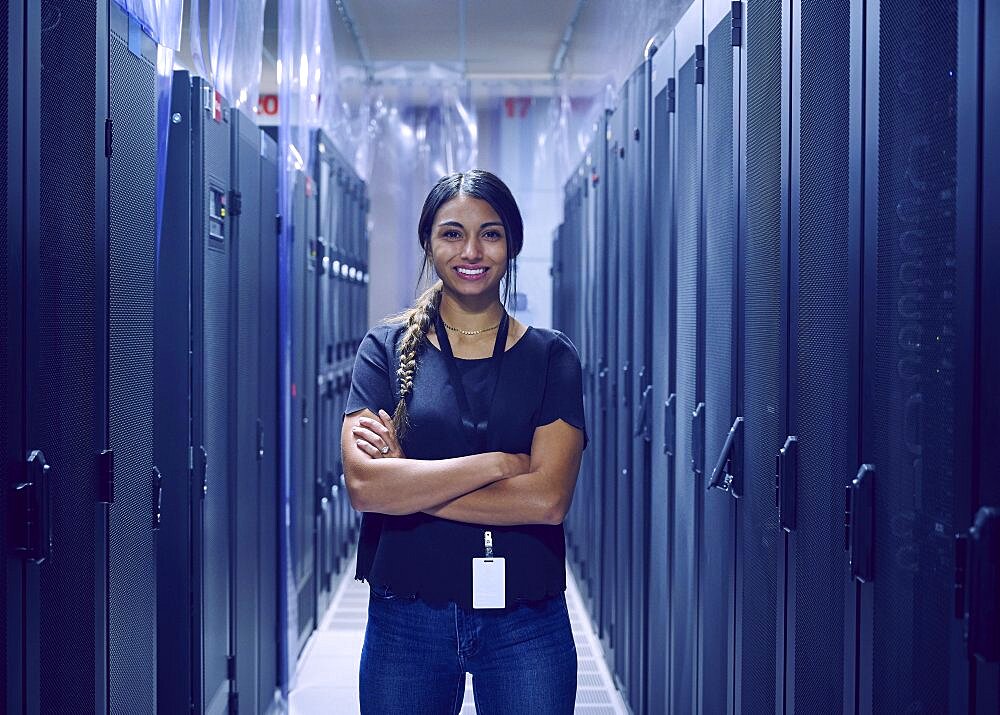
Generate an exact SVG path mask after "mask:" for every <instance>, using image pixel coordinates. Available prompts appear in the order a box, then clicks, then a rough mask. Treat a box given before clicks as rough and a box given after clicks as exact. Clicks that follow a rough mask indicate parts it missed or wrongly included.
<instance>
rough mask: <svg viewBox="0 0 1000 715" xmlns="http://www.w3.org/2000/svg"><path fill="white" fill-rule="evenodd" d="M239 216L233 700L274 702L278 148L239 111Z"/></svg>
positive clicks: (234, 198)
mask: <svg viewBox="0 0 1000 715" xmlns="http://www.w3.org/2000/svg"><path fill="white" fill-rule="evenodd" d="M230 127H231V131H232V167H231V177H232V187H231V189H230V195H229V207H230V208H229V213H230V216H232V218H233V222H232V233H233V241H232V245H233V247H234V251H233V253H232V254H231V259H232V263H231V268H232V270H233V273H232V275H233V277H234V279H233V286H232V287H233V293H232V300H233V305H234V306H235V308H236V310H235V312H234V313H233V316H232V323H231V325H232V328H231V329H232V330H233V335H234V336H236V340H235V341H234V343H233V345H232V348H233V350H234V352H233V355H234V359H235V366H236V369H235V370H234V371H233V375H232V382H231V394H232V395H233V397H234V398H235V399H234V400H233V402H232V403H231V410H230V411H231V414H232V415H233V418H232V419H233V421H232V424H233V425H234V426H235V430H236V434H235V436H234V439H233V446H234V451H233V454H232V456H231V459H232V464H233V465H234V467H235V471H234V473H233V494H232V496H233V504H234V506H235V509H234V512H233V522H232V534H233V536H234V537H235V541H234V543H235V544H236V550H235V559H234V561H233V574H232V578H233V584H234V589H233V591H232V596H231V606H230V607H231V609H232V610H231V613H232V615H233V620H232V622H231V626H230V628H231V632H232V634H233V643H232V644H231V653H232V656H233V658H234V659H235V669H236V672H235V676H236V677H235V680H234V681H233V684H232V686H231V692H232V696H231V702H232V705H233V706H234V707H243V708H245V709H249V710H250V711H251V712H255V713H259V712H265V711H266V710H267V709H268V708H269V707H270V706H272V705H273V704H274V702H275V689H276V688H277V672H276V666H277V654H276V638H277V635H276V634H277V620H276V618H277V606H276V596H277V588H278V586H277V563H276V560H275V555H276V548H277V547H276V544H277V529H278V521H277V508H276V501H275V500H276V499H277V490H276V486H277V482H278V474H277V466H276V461H275V451H276V449H275V448H276V444H277V432H278V423H277V414H276V409H277V408H276V400H277V379H278V376H277V362H276V361H277V336H276V333H275V328H274V326H275V325H276V320H277V294H276V280H277V272H276V263H277V243H276V240H277V225H276V220H275V215H276V201H277V175H276V151H275V146H274V143H273V141H271V140H270V139H269V138H265V135H264V134H263V133H262V132H261V131H260V129H258V128H257V126H256V124H255V123H254V121H253V119H252V118H250V117H248V116H246V115H244V114H243V113H241V112H237V111H235V110H234V111H231V112H230Z"/></svg>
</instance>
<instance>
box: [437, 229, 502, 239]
mask: <svg viewBox="0 0 1000 715" xmlns="http://www.w3.org/2000/svg"><path fill="white" fill-rule="evenodd" d="M441 236H442V238H462V234H461V232H459V231H445V232H444V233H443V234H441ZM483 238H485V239H487V240H488V241H499V240H500V239H502V238H503V234H501V233H500V232H499V231H486V232H484V233H483Z"/></svg>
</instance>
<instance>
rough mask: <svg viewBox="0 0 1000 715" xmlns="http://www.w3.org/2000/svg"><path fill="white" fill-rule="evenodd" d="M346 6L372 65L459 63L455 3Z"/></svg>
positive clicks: (357, 0)
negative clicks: (373, 63) (382, 63)
mask: <svg viewBox="0 0 1000 715" xmlns="http://www.w3.org/2000/svg"><path fill="white" fill-rule="evenodd" d="M346 5H347V7H348V8H349V10H350V13H351V17H352V18H353V20H354V24H355V27H356V28H357V30H358V34H359V35H360V36H361V39H362V40H363V41H364V43H365V45H366V47H367V49H368V55H369V58H370V59H371V61H372V62H407V61H411V60H412V61H422V62H455V61H457V60H458V57H459V42H458V39H459V22H458V19H459V14H458V0H443V1H441V0H439V1H435V2H428V1H427V0H353V2H347V3H346Z"/></svg>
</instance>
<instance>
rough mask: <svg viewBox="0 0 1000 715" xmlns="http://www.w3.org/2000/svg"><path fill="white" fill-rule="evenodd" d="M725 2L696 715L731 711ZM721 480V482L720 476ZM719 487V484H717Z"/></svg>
mask: <svg viewBox="0 0 1000 715" xmlns="http://www.w3.org/2000/svg"><path fill="white" fill-rule="evenodd" d="M730 5H731V3H727V2H724V3H719V2H707V3H706V7H705V25H706V29H707V30H708V38H707V42H706V52H705V118H704V122H705V124H704V126H705V144H704V151H705V169H704V191H705V194H704V199H703V201H704V212H705V213H704V221H705V225H704V229H703V231H704V248H703V255H704V262H703V268H702V270H703V271H704V279H703V286H704V287H703V289H702V290H703V295H704V298H703V300H704V368H703V369H704V381H705V393H704V394H705V399H704V401H705V418H704V425H705V427H704V429H705V442H704V444H705V454H704V457H703V459H704V471H703V473H702V475H701V478H700V479H699V480H698V481H696V482H695V493H696V497H697V498H698V500H699V501H701V504H702V514H701V515H700V520H699V525H698V530H699V532H700V546H699V557H698V560H699V563H700V564H701V566H700V568H701V573H700V575H699V593H700V594H701V600H700V604H699V614H700V615H699V619H698V642H699V647H698V658H699V663H698V682H699V686H698V687H699V691H700V696H699V702H700V709H701V710H702V711H704V712H719V713H721V712H726V711H728V710H730V709H731V705H732V703H731V700H732V696H733V692H732V686H731V683H732V677H733V676H732V668H731V665H730V662H731V661H730V656H731V652H732V648H733V645H734V644H733V642H732V637H731V635H730V634H731V633H732V628H733V618H734V611H733V606H734V604H733V592H734V591H733V589H734V585H735V584H734V583H733V581H732V578H731V575H732V573H733V572H734V566H735V564H734V556H735V554H734V550H733V549H734V546H733V544H734V521H735V516H736V515H735V511H736V502H735V501H734V500H733V498H732V497H731V496H730V494H729V493H728V491H723V490H720V489H711V490H707V491H706V489H707V487H708V485H709V484H710V480H711V479H712V476H713V475H712V470H713V468H714V466H715V464H716V461H717V460H719V459H724V457H723V448H724V446H725V445H726V443H727V437H728V436H729V431H730V429H731V428H732V426H733V424H734V422H735V419H736V417H737V416H738V412H737V400H736V395H735V390H736V388H737V380H736V379H735V378H736V375H735V368H736V363H737V359H738V345H737V340H738V339H739V332H738V329H739V326H738V325H737V310H736V304H735V299H736V295H737V282H736V269H737V266H736V255H737V254H736V250H737V240H736V239H737V234H736V228H737V226H736V206H737V195H736V161H737V152H736V147H735V146H734V141H733V138H734V137H735V136H737V135H738V124H737V121H738V119H739V116H738V110H739V108H738V106H736V105H735V103H734V97H735V96H736V95H735V92H734V90H735V82H734V80H735V79H736V78H737V76H736V67H737V65H736V62H735V58H734V51H733V42H732V36H733V31H732V27H733V14H732V11H731V10H730V11H728V12H726V9H727V8H729V7H730ZM721 478H722V479H723V480H724V479H725V477H721ZM719 486H720V487H724V486H725V482H724V481H723V482H722V483H720V484H719Z"/></svg>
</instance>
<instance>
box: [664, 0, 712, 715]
mask: <svg viewBox="0 0 1000 715" xmlns="http://www.w3.org/2000/svg"><path fill="white" fill-rule="evenodd" d="M702 10H703V7H702V2H701V0H696V1H695V2H694V4H692V5H691V7H690V8H689V9H688V10H687V12H686V13H685V15H684V17H683V18H682V19H681V21H680V22H679V24H678V25H677V28H676V34H677V66H678V70H677V139H676V146H677V175H676V178H675V185H674V195H675V197H676V201H675V206H674V211H675V220H674V229H675V237H674V240H675V242H676V249H675V250H676V256H677V262H676V271H677V293H676V301H677V303H676V308H675V310H676V321H677V322H676V341H675V344H674V351H675V354H676V356H677V357H676V368H675V369H676V385H677V388H676V389H677V393H676V394H677V432H676V445H677V447H676V448H677V452H676V458H677V462H676V473H675V478H674V515H673V517H674V518H673V524H674V531H673V542H672V562H673V563H672V569H673V571H672V574H671V589H672V591H671V611H670V618H671V621H670V635H671V643H670V650H671V660H672V663H671V679H670V692H671V709H672V711H673V712H678V713H683V712H696V711H698V694H699V693H698V671H697V664H698V650H697V646H698V642H697V636H698V628H697V625H698V620H699V609H698V604H699V596H698V585H699V576H698V567H699V562H698V555H699V547H698V540H699V536H700V533H699V517H700V510H701V507H702V501H703V492H704V486H703V481H702V480H701V479H700V478H699V477H700V476H701V474H702V471H703V464H704V440H703V435H704V432H703V429H704V415H705V412H704V402H703V394H704V392H703V390H704V384H703V383H704V379H703V371H702V369H701V365H702V355H703V349H702V342H703V340H702V336H703V330H702V313H703V303H702V301H701V300H700V298H701V295H702V270H703V268H702V266H703V256H702V235H703V228H702V221H701V201H702V199H701V187H702V178H701V172H702V152H703V149H702V134H703V132H702V81H703V80H704V68H703V63H704V45H703V44H702Z"/></svg>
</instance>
